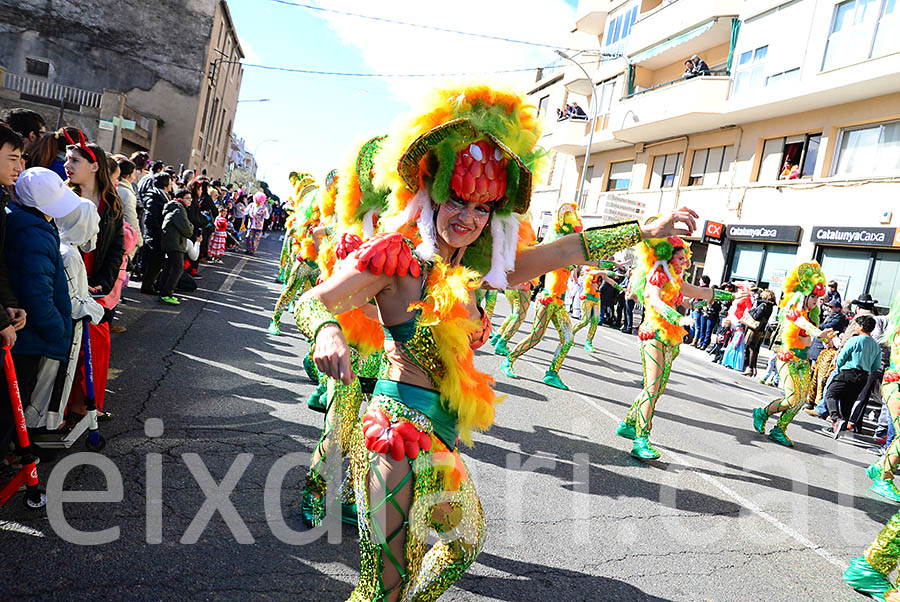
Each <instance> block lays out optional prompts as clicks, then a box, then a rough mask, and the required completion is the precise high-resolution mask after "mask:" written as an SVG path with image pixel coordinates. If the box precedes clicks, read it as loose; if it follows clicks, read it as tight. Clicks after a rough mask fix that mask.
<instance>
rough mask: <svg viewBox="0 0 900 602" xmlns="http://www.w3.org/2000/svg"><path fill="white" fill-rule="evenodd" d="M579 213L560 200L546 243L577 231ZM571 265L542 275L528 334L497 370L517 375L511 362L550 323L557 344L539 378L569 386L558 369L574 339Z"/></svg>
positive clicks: (517, 357) (541, 333)
mask: <svg viewBox="0 0 900 602" xmlns="http://www.w3.org/2000/svg"><path fill="white" fill-rule="evenodd" d="M581 230H582V226H581V217H580V216H579V215H578V208H577V207H575V205H574V204H573V203H563V204H562V205H560V206H559V208H558V209H557V210H556V220H554V223H553V228H552V229H551V230H550V235H549V236H548V237H547V241H546V242H547V243H552V242H554V241H555V240H558V239H559V238H560V237H563V236H566V235H569V234H572V233H576V232H581ZM571 271H572V270H571V266H567V267H564V268H560V269H557V270H554V271H552V272H550V273H549V274H547V277H546V278H545V279H544V290H543V291H542V292H541V294H540V296H539V297H538V303H539V304H540V305H538V308H537V310H536V311H535V312H534V323H533V324H532V327H531V336H529V337H528V338H527V339H525V340H524V341H522V342H521V343H519V344H518V345H516V348H515V349H513V350H512V351H510V352H509V355H507V356H506V359H505V360H503V363H502V364H501V365H500V370H501V371H502V372H503V374H505V375H506V376H508V377H509V378H517V377H516V374H515V372H513V363H514V362H515V361H516V360H517V359H519V358H520V357H521V356H522V355H524V354H525V353H526V352H528V351H529V350H530V349H532V348H533V347H534V346H535V345H537V344H538V343H540V342H541V339H543V338H544V333H545V332H547V326H549V325H550V323H551V322H552V323H553V327H554V328H556V332H557V333H558V334H559V346H558V347H557V348H556V353H555V354H554V356H553V360H552V361H551V362H550V367H549V368H548V369H547V372H546V373H545V374H544V378H543V379H541V380H542V381H543V382H544V383H545V384H548V385H550V386H551V387H556V388H557V389H563V390H568V389H569V387H567V386H566V384H565V383H564V382H563V381H562V379H560V378H559V369H560V368H562V364H563V361H565V359H566V355H568V353H569V349H571V348H572V343H573V342H575V337H574V336H573V335H572V321H571V320H570V319H569V313H568V312H567V311H566V305H565V295H566V288H567V286H568V281H569V273H570V272H571Z"/></svg>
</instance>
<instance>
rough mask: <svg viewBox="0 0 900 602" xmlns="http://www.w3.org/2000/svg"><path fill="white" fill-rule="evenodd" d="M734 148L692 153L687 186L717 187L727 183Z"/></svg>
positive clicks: (727, 147)
mask: <svg viewBox="0 0 900 602" xmlns="http://www.w3.org/2000/svg"><path fill="white" fill-rule="evenodd" d="M733 160H734V146H733V145H729V146H716V147H713V148H704V149H700V150H695V151H694V158H693V159H692V160H691V175H690V177H689V178H688V186H719V185H722V184H724V183H725V182H727V180H728V172H729V171H731V162H732V161H733Z"/></svg>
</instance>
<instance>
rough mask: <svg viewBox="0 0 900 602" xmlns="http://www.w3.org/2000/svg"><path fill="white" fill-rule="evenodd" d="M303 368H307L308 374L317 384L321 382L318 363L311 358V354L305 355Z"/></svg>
mask: <svg viewBox="0 0 900 602" xmlns="http://www.w3.org/2000/svg"><path fill="white" fill-rule="evenodd" d="M303 369H304V370H306V376H308V377H309V380H311V381H313V382H314V383H315V384H319V373H318V372H317V371H316V364H315V363H314V362H313V361H312V360H311V359H310V358H309V355H304V356H303Z"/></svg>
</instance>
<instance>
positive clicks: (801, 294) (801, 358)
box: [753, 261, 833, 447]
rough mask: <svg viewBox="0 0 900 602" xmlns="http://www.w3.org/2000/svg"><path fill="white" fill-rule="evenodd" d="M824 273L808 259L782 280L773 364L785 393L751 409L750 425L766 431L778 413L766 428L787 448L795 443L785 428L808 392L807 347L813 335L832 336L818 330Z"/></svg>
mask: <svg viewBox="0 0 900 602" xmlns="http://www.w3.org/2000/svg"><path fill="white" fill-rule="evenodd" d="M825 282H826V280H825V274H823V273H822V268H821V267H819V264H818V262H815V261H808V262H805V263H801V264H800V265H798V266H797V267H795V268H794V269H793V270H792V271H791V273H790V274H788V277H787V279H785V281H784V294H783V296H782V298H781V311H780V312H779V314H778V318H779V320H781V332H782V339H781V340H782V343H781V349H780V350H779V351H778V352H777V354H776V357H777V358H778V359H777V361H776V363H775V366H776V367H777V369H778V378H779V379H780V380H781V389H782V391H783V392H784V395H783V396H782V397H781V398H780V399H776V400H775V401H773V402H772V403H770V404H769V405H767V406H766V407H764V408H755V409H754V410H753V428H755V429H756V430H757V431H758V432H759V433H760V434H765V429H766V421H767V420H768V419H769V416H772V415H773V414H778V413H779V412H780V413H781V418H779V419H778V423H777V424H776V425H775V426H773V427H772V430H771V431H769V438H770V439H772V440H773V441H776V442H778V443H780V444H782V445H785V446H787V447H793V445H794V442H793V441H791V440H790V439H789V438H788V436H787V432H786V431H787V427H788V425H789V424H790V423H791V420H793V419H794V416H796V415H797V412H799V411H800V408H801V407H802V406H803V404H804V402H805V401H806V397H807V395H808V394H809V386H810V365H809V359H808V357H809V346H810V345H811V344H812V339H813V337H817V338H821V339H822V340H825V341H827V340H828V339H830V338H831V337H832V335H833V332H832V331H831V330H830V329H829V330H824V331H823V330H819V328H818V327H817V325H818V324H819V305H818V303H819V297H821V296H823V295H824V294H825Z"/></svg>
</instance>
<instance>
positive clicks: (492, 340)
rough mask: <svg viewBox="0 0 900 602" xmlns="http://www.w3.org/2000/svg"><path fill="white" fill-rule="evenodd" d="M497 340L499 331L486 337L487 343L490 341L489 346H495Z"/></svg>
mask: <svg viewBox="0 0 900 602" xmlns="http://www.w3.org/2000/svg"><path fill="white" fill-rule="evenodd" d="M499 340H500V333H499V332H495V333H494V334H492V335H491V338H489V339H488V343H490V345H491V347H496V346H497V341H499Z"/></svg>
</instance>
